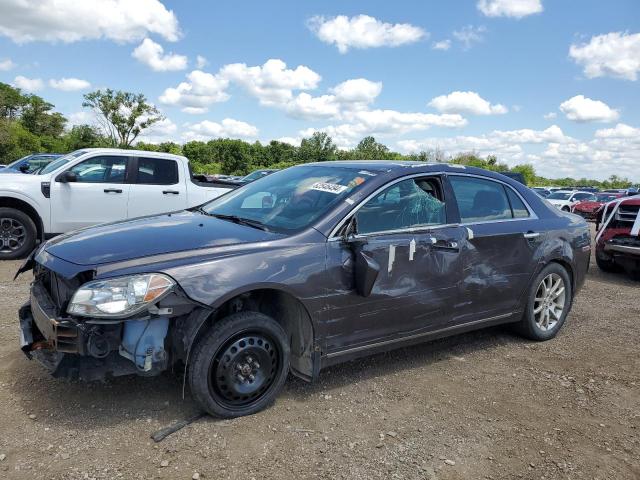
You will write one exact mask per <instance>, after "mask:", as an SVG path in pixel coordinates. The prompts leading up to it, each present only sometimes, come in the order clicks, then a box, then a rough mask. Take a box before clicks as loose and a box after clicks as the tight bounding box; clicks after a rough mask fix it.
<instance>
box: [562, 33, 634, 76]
mask: <svg viewBox="0 0 640 480" xmlns="http://www.w3.org/2000/svg"><path fill="white" fill-rule="evenodd" d="M569 56H570V57H571V58H573V60H574V61H575V62H576V63H578V64H579V65H581V66H582V67H583V68H584V74H585V75H586V76H587V77H588V78H595V77H605V76H608V77H617V78H624V79H626V80H633V81H635V80H637V79H638V72H640V33H634V34H629V33H626V32H612V33H607V34H605V35H597V36H595V37H592V38H591V40H590V41H589V43H583V44H581V45H571V47H570V48H569Z"/></svg>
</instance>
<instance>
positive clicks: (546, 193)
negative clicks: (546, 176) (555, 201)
mask: <svg viewBox="0 0 640 480" xmlns="http://www.w3.org/2000/svg"><path fill="white" fill-rule="evenodd" d="M531 190H533V191H534V192H536V193H537V194H538V195H540V196H541V197H542V198H547V197H548V196H549V195H551V190H549V189H548V188H545V187H533V188H531Z"/></svg>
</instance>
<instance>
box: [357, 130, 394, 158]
mask: <svg viewBox="0 0 640 480" xmlns="http://www.w3.org/2000/svg"><path fill="white" fill-rule="evenodd" d="M353 154H354V156H355V158H357V159H361V160H385V159H387V158H388V156H389V148H388V147H387V146H386V145H383V144H382V143H378V142H376V139H375V138H374V137H371V136H369V137H364V138H363V139H362V140H360V143H358V146H357V147H356V148H355V150H354V151H353Z"/></svg>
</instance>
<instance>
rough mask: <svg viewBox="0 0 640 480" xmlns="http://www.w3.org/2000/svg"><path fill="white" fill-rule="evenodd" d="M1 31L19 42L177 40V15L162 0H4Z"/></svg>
mask: <svg viewBox="0 0 640 480" xmlns="http://www.w3.org/2000/svg"><path fill="white" fill-rule="evenodd" d="M2 3H3V5H2V15H0V35H3V36H6V37H9V38H10V39H11V40H13V41H14V42H16V43H26V42H33V41H47V42H56V41H62V42H65V43H70V42H77V41H80V40H94V39H101V38H106V39H110V40H115V41H117V42H132V41H136V40H140V39H142V38H144V37H145V36H146V35H147V34H149V33H154V34H157V35H160V36H162V37H163V38H165V39H166V40H169V41H175V40H177V39H178V37H179V36H180V30H179V27H178V19H177V18H176V16H175V14H174V13H173V11H171V10H167V8H166V7H165V6H164V5H163V4H162V3H161V2H160V1H159V0H136V1H131V0H82V1H77V0H39V1H37V2H33V1H26V0H4V1H3V2H2Z"/></svg>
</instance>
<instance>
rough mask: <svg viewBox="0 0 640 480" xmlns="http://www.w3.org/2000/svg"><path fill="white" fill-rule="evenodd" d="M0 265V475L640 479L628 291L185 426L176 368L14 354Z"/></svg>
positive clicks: (639, 341)
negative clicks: (78, 373) (557, 317)
mask: <svg viewBox="0 0 640 480" xmlns="http://www.w3.org/2000/svg"><path fill="white" fill-rule="evenodd" d="M17 266H18V263H17V262H4V263H1V264H0V299H2V309H1V310H0V478H11V479H14V478H16V479H22V478H24V479H38V478H45V479H58V478H59V479H86V478H99V479H118V478H123V479H128V478H134V479H137V478H140V479H150V478H162V479H174V478H175V479H192V478H195V479H197V478H201V479H222V478H243V479H244V478H247V479H250V478H255V479H264V478H315V477H317V478H358V479H359V478H402V479H405V478H407V479H413V478H423V479H425V478H426V479H443V480H445V479H468V478H469V479H470V478H472V479H483V478H487V479H501V478H523V479H530V478H531V479H533V478H535V479H554V478H562V479H631V478H636V479H637V478H640V356H639V355H638V346H639V345H640V302H639V301H640V283H638V282H633V281H631V280H629V279H628V278H627V277H625V276H624V275H622V274H604V273H602V272H600V271H599V270H598V268H597V267H596V266H595V264H594V263H593V262H592V268H591V271H590V272H589V276H588V279H587V283H586V285H585V287H584V288H583V290H582V291H581V292H580V293H579V295H578V297H577V299H576V302H575V305H574V308H573V311H572V313H571V315H570V316H569V318H568V320H567V323H566V324H565V326H564V328H563V330H562V331H561V332H560V334H559V336H558V337H557V338H556V339H554V340H552V341H549V342H545V343H531V342H528V341H526V340H523V339H521V338H519V337H517V336H514V335H512V334H510V333H509V332H508V330H506V329H504V328H493V329H489V330H484V331H481V332H476V333H470V334H465V335H459V336H456V337H452V338H449V339H445V340H441V341H436V342H432V343H427V344H423V345H420V346H416V347H411V348H405V349H402V350H398V351H394V352H392V353H388V354H384V355H378V356H375V357H371V358H368V359H365V360H361V361H356V362H352V363H348V364H345V365H341V366H338V367H334V368H331V369H329V370H326V371H323V372H322V374H321V379H320V382H318V383H317V384H313V385H309V384H306V383H304V382H302V381H300V380H297V379H295V378H290V379H289V382H288V383H287V386H286V389H285V391H284V392H283V394H282V395H281V396H280V397H279V398H278V400H277V401H276V403H275V404H274V405H273V406H272V407H271V408H269V409H268V410H266V411H264V412H262V413H260V414H257V415H254V416H251V417H246V418H240V419H236V420H232V421H219V420H215V419H211V418H204V419H201V420H199V421H197V422H195V423H193V424H192V425H190V426H188V427H186V428H184V429H182V430H181V431H179V432H177V433H175V434H173V435H172V436H170V437H168V438H167V439H166V440H164V441H163V442H161V443H158V444H156V443H154V442H153V441H152V440H151V439H150V438H149V435H150V434H151V433H153V432H154V431H156V430H158V429H160V428H163V427H165V426H168V425H171V424H172V423H174V422H175V421H178V420H181V419H185V418H188V417H189V416H190V415H192V414H193V413H195V412H197V407H196V405H195V404H194V402H193V401H192V400H191V399H190V397H189V392H188V391H187V393H186V399H185V400H183V399H182V397H181V390H182V383H181V376H180V374H179V373H175V374H168V375H164V376H161V377H158V378H138V377H129V378H119V379H116V380H113V381H109V382H107V383H104V384H100V383H98V384H91V385H87V384H83V383H78V382H68V381H61V380H55V379H53V378H50V377H49V376H48V375H47V373H46V372H45V371H44V369H43V368H41V367H40V366H39V365H38V364H37V363H35V362H30V361H28V360H27V359H26V358H25V356H24V355H23V354H22V353H21V352H20V350H19V348H18V329H17V310H18V307H19V305H20V304H21V303H22V302H23V301H24V300H25V299H26V298H27V291H28V284H29V281H30V278H29V276H28V275H23V276H22V277H21V278H20V279H19V280H18V281H17V282H13V281H12V277H13V274H14V272H15V270H16V269H17Z"/></svg>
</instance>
